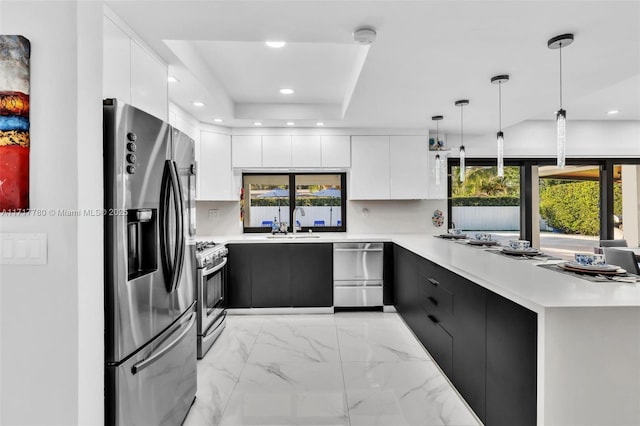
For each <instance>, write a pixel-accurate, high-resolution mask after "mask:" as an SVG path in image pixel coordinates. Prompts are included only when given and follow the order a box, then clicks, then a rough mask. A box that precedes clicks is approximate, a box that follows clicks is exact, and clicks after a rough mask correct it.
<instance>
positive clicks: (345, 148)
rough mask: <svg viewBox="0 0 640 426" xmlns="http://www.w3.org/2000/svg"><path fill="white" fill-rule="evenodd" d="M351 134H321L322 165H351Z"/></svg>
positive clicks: (343, 166)
mask: <svg viewBox="0 0 640 426" xmlns="http://www.w3.org/2000/svg"><path fill="white" fill-rule="evenodd" d="M350 139H351V137H350V136H321V148H322V155H321V157H322V163H321V165H322V167H342V168H346V167H351V144H350Z"/></svg>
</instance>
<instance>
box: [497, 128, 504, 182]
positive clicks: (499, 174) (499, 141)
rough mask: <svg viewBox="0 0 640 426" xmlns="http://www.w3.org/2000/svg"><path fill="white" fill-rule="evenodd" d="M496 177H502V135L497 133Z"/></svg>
mask: <svg viewBox="0 0 640 426" xmlns="http://www.w3.org/2000/svg"><path fill="white" fill-rule="evenodd" d="M497 143H498V177H503V176H504V133H502V132H498V137H497Z"/></svg>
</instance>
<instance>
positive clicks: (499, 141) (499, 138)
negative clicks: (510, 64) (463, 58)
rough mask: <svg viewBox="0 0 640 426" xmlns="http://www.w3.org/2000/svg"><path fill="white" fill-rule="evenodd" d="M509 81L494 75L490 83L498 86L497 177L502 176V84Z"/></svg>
mask: <svg viewBox="0 0 640 426" xmlns="http://www.w3.org/2000/svg"><path fill="white" fill-rule="evenodd" d="M507 81H509V75H508V74H503V75H496V76H495V77H491V83H492V84H497V85H498V129H499V130H498V134H497V135H496V141H497V145H498V177H503V176H504V133H502V83H506V82H507Z"/></svg>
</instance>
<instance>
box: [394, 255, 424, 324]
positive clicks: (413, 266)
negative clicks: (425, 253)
mask: <svg viewBox="0 0 640 426" xmlns="http://www.w3.org/2000/svg"><path fill="white" fill-rule="evenodd" d="M393 253H394V267H393V281H394V300H395V306H396V310H397V311H398V312H399V313H400V315H401V316H402V318H403V319H404V320H405V321H406V322H407V324H409V326H410V327H411V328H412V329H413V331H414V333H415V334H416V335H417V334H418V332H417V329H418V328H419V325H420V321H421V317H423V316H421V315H420V312H419V305H418V300H417V296H418V260H419V259H420V257H419V256H417V255H416V254H414V253H412V252H410V251H409V250H406V249H404V248H402V247H400V246H395V247H394V251H393Z"/></svg>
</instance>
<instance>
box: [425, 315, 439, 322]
mask: <svg viewBox="0 0 640 426" xmlns="http://www.w3.org/2000/svg"><path fill="white" fill-rule="evenodd" d="M427 318H429V319H430V320H431V322H433V323H434V324H439V323H440V321H438V318H436V317H434V316H433V315H427Z"/></svg>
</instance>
